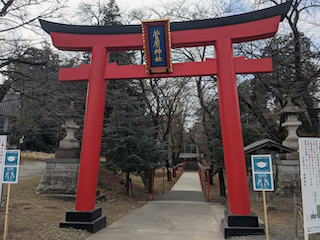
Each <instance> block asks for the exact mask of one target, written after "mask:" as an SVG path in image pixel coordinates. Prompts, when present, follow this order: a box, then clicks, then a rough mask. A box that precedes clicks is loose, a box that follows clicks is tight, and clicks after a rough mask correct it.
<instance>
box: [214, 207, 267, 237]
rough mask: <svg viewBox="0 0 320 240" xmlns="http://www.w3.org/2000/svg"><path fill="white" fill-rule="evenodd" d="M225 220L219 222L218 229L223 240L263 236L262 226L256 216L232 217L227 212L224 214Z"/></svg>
mask: <svg viewBox="0 0 320 240" xmlns="http://www.w3.org/2000/svg"><path fill="white" fill-rule="evenodd" d="M224 216H225V218H223V219H221V220H220V228H221V231H222V234H223V236H224V238H225V239H227V238H228V237H232V236H246V235H264V234H265V231H264V224H263V223H260V222H259V218H258V216H257V215H256V214H255V213H253V212H251V214H250V215H234V214H231V213H230V212H229V211H228V210H225V212H224Z"/></svg>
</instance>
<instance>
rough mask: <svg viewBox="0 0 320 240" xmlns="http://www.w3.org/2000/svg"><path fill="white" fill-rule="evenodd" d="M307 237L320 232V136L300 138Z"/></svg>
mask: <svg viewBox="0 0 320 240" xmlns="http://www.w3.org/2000/svg"><path fill="white" fill-rule="evenodd" d="M299 157H300V174H301V191H302V202H303V218H304V232H305V236H306V237H305V239H308V237H307V235H308V234H313V233H318V232H320V138H299Z"/></svg>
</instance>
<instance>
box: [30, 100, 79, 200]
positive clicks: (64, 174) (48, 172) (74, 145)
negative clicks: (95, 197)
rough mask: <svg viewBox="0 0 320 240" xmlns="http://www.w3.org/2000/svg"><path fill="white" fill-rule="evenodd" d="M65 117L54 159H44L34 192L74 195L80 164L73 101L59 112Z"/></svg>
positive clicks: (52, 194) (65, 195) (51, 194)
mask: <svg viewBox="0 0 320 240" xmlns="http://www.w3.org/2000/svg"><path fill="white" fill-rule="evenodd" d="M60 116H61V117H63V118H65V119H66V120H65V123H64V124H62V128H64V129H65V131H66V132H67V134H66V136H65V137H64V139H62V140H61V141H60V142H59V148H58V149H57V151H56V154H55V158H54V159H46V169H45V172H44V174H43V176H42V180H41V182H40V184H39V186H38V187H37V190H36V193H37V194H42V195H49V196H63V197H74V196H75V195H76V191H77V180H78V171H79V164H80V143H79V141H78V140H77V139H76V138H75V137H74V133H75V131H76V130H77V129H79V126H78V125H77V123H76V122H75V120H74V119H75V118H76V112H75V110H74V103H73V102H71V103H70V107H69V109H68V110H67V111H66V112H64V113H63V114H60Z"/></svg>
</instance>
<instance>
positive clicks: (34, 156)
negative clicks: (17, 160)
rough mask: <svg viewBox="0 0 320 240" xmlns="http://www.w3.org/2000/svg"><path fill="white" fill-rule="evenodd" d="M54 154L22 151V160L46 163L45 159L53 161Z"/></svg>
mask: <svg viewBox="0 0 320 240" xmlns="http://www.w3.org/2000/svg"><path fill="white" fill-rule="evenodd" d="M53 158H54V153H44V152H31V151H22V152H21V159H22V160H24V161H25V160H28V161H44V160H45V159H53Z"/></svg>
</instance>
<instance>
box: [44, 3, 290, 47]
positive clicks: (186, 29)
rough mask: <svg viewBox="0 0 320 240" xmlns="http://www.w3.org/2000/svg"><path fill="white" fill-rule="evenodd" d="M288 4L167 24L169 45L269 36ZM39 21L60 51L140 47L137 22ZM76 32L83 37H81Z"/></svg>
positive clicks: (288, 6)
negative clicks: (114, 24) (226, 38)
mask: <svg viewBox="0 0 320 240" xmlns="http://www.w3.org/2000/svg"><path fill="white" fill-rule="evenodd" d="M290 5H291V1H288V2H286V3H283V4H280V5H278V6H275V7H271V8H266V9H262V10H258V11H254V12H249V13H245V14H240V15H234V16H229V17H223V18H214V19H207V20H197V21H189V22H173V23H171V24H170V29H171V39H172V43H171V44H172V47H173V48H179V47H195V46H205V45H212V44H214V42H215V41H216V39H217V38H223V37H226V36H227V37H228V38H231V39H232V41H233V42H234V43H237V42H244V41H253V40H258V39H263V38H267V37H272V36H273V35H274V34H275V33H276V31H277V29H278V24H279V21H280V20H281V21H282V20H283V18H284V16H285V14H286V13H287V11H288V9H289V8H290ZM40 23H41V25H42V27H43V29H44V30H45V31H47V32H49V33H50V34H51V36H52V40H53V44H54V46H56V47H57V48H59V49H61V50H71V51H90V50H91V48H92V46H93V45H100V46H101V45H102V46H104V47H106V48H107V49H108V50H109V51H126V50H139V49H142V48H143V42H142V38H141V34H142V33H141V26H140V25H121V26H78V25H65V24H58V23H52V22H47V21H44V20H40ZM261 26H263V27H261ZM79 35H82V36H83V35H86V37H85V38H83V37H81V38H80V36H79ZM124 35H126V36H124Z"/></svg>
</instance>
